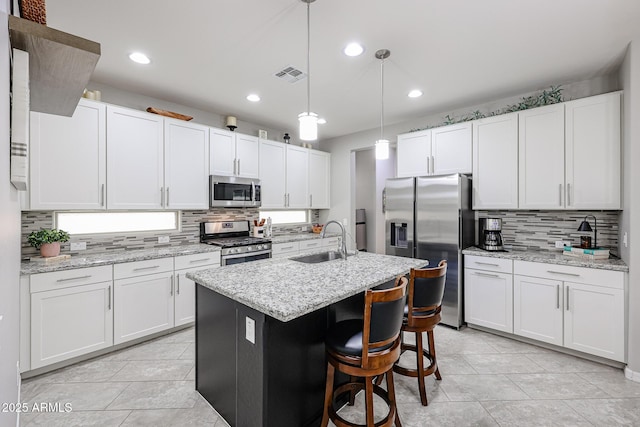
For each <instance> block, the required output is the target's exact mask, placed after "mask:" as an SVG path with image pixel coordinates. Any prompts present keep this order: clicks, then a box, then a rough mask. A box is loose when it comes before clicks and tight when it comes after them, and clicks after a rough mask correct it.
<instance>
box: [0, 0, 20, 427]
mask: <svg viewBox="0 0 640 427" xmlns="http://www.w3.org/2000/svg"><path fill="white" fill-rule="evenodd" d="M8 12H9V0H0V316H2V320H0V403H3V402H17V401H18V386H17V384H16V381H17V374H16V372H17V371H16V363H17V361H18V358H19V356H18V352H19V329H20V328H19V327H20V322H19V307H20V299H19V293H18V291H19V289H20V286H19V279H20V206H19V204H18V193H17V191H16V190H15V188H14V187H13V186H12V185H11V183H10V182H9V126H10V120H9V33H8V29H7V14H8ZM0 425H1V426H11V425H16V414H15V413H5V412H2V411H0Z"/></svg>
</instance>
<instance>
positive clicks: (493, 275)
mask: <svg viewBox="0 0 640 427" xmlns="http://www.w3.org/2000/svg"><path fill="white" fill-rule="evenodd" d="M473 274H475V275H476V276H484V277H494V278H498V277H500V276H498V275H497V274H487V273H480V272H478V271H476V272H474V273H473Z"/></svg>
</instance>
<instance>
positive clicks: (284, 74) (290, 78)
mask: <svg viewBox="0 0 640 427" xmlns="http://www.w3.org/2000/svg"><path fill="white" fill-rule="evenodd" d="M274 75H275V76H276V77H277V78H279V79H281V80H284V81H286V82H288V83H295V82H297V81H300V80H303V79H305V78H306V77H307V75H306V74H305V73H304V72H303V71H301V70H298V69H297V68H295V67H292V66H291V65H289V66H286V67H284V68H283V69H282V70H279V71H278V72H276V73H275V74H274Z"/></svg>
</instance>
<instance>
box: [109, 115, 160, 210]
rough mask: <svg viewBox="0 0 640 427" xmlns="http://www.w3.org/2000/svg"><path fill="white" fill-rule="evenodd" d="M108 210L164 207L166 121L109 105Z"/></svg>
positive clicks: (158, 117) (155, 116)
mask: <svg viewBox="0 0 640 427" xmlns="http://www.w3.org/2000/svg"><path fill="white" fill-rule="evenodd" d="M107 135H108V150H107V207H108V208H109V209H161V208H163V207H164V199H165V188H164V152H163V118H162V117H161V116H158V115H155V114H150V113H146V112H142V111H135V110H129V109H126V108H119V107H113V106H111V105H109V106H107Z"/></svg>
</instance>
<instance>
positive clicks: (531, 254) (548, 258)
mask: <svg viewBox="0 0 640 427" xmlns="http://www.w3.org/2000/svg"><path fill="white" fill-rule="evenodd" d="M462 253H463V254H464V255H477V256H484V257H489V258H504V259H514V260H519V261H531V262H544V263H548V264H558V265H572V266H574V267H588V268H598V269H601V270H612V271H623V272H628V271H629V266H627V264H625V263H624V261H622V260H621V259H619V258H609V259H603V260H590V259H583V258H577V257H569V256H567V255H563V254H562V252H560V251H557V252H556V251H535V250H521V249H513V250H509V251H507V252H490V251H485V250H484V249H480V248H477V247H475V246H472V247H470V248H467V249H464V250H463V251H462Z"/></svg>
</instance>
